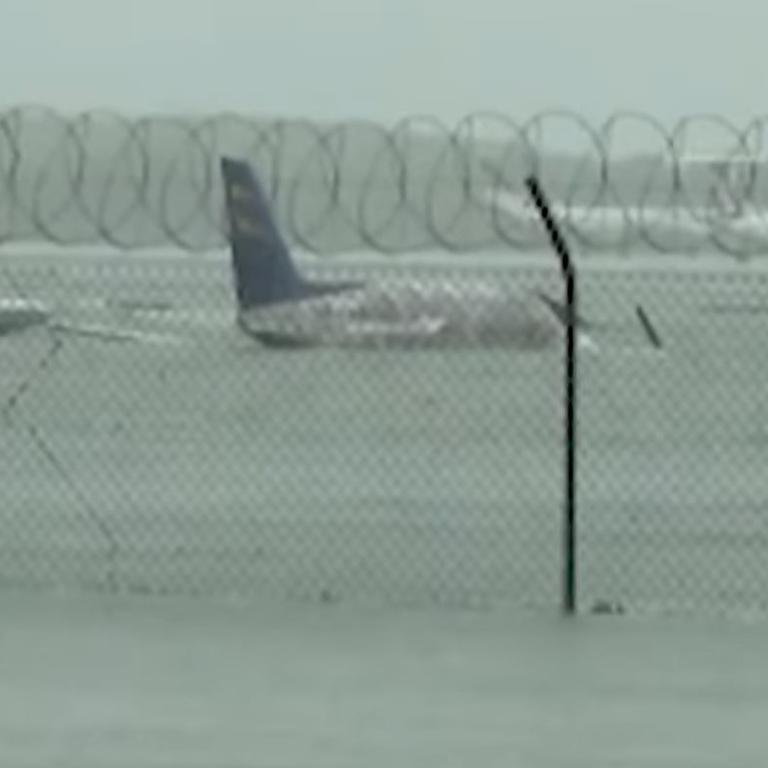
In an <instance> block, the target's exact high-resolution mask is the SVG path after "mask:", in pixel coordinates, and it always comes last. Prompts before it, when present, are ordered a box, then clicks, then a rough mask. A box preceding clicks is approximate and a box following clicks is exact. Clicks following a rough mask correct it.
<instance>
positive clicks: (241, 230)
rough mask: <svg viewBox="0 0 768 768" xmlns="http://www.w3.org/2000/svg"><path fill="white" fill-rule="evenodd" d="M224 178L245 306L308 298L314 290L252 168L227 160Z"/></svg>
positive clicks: (234, 265)
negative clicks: (297, 263)
mask: <svg viewBox="0 0 768 768" xmlns="http://www.w3.org/2000/svg"><path fill="white" fill-rule="evenodd" d="M221 174H222V178H223V181H224V188H225V201H226V208H227V219H228V223H229V232H230V249H231V254H232V269H233V272H234V281H235V290H236V293H237V301H238V304H239V306H240V308H241V309H249V308H251V307H256V306H260V305H263V304H272V303H275V302H278V301H291V300H298V299H301V298H304V297H305V295H306V294H307V292H308V286H307V285H306V284H305V282H304V281H303V280H302V278H301V275H300V274H299V273H298V271H297V270H296V267H295V265H294V263H293V260H292V259H291V255H290V252H289V251H288V247H287V245H286V244H285V241H284V240H283V238H282V236H281V235H280V232H279V231H278V229H277V226H276V225H275V221H274V218H273V216H272V212H271V211H270V208H269V204H268V202H267V199H266V196H265V195H264V191H263V190H262V188H261V185H260V184H259V182H258V181H257V179H256V176H255V175H254V173H253V171H252V170H251V167H250V165H249V164H248V163H246V162H244V161H242V160H235V159H232V158H228V157H224V158H222V159H221Z"/></svg>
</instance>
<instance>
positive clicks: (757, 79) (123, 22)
mask: <svg viewBox="0 0 768 768" xmlns="http://www.w3.org/2000/svg"><path fill="white" fill-rule="evenodd" d="M766 30H768V3H767V2H766V0H732V1H731V2H725V0H645V1H644V2H641V0H526V1H525V2H521V0H471V2H466V1H465V0H215V2H214V1H213V0H120V2H115V0H5V2H4V3H3V15H2V24H0V101H2V105H3V106H9V105H12V104H16V103H19V102H21V103H29V102H42V103H45V104H49V105H53V106H57V107H61V108H65V109H80V108H89V107H94V106H105V107H116V108H119V109H124V110H130V111H132V112H145V111H158V110H168V109H172V110H179V109H181V110H185V111H187V110H194V111H208V110H230V109H231V110H243V111H247V112H251V113H257V114H281V115H293V116H306V117H322V118H331V119H337V118H345V117H351V116H354V117H362V118H372V119H376V120H385V121H392V120H395V119H397V118H398V117H400V116H402V115H405V114H409V113H414V112H419V113H421V112H425V113H431V114H436V115H438V116H440V117H441V118H443V119H446V120H454V119H456V118H457V117H458V116H460V115H462V114H464V113H466V112H468V111H471V110H475V109H498V110H503V111H505V112H508V113H511V114H513V115H515V116H520V117H525V116H528V115H529V114H530V113H531V112H532V111H534V110H537V109H539V108H542V107H549V106H553V105H557V106H566V107H570V108H573V109H576V110H578V111H579V112H581V113H583V114H585V115H586V116H587V117H589V118H590V119H599V118H601V117H603V116H604V115H605V114H606V113H608V112H610V111H612V110H614V109H616V108H637V109H643V110H650V111H652V112H653V113H654V114H655V115H657V116H658V117H659V118H661V119H662V120H664V121H665V122H668V121H671V120H673V119H674V118H675V117H677V116H679V115H680V114H681V113H687V112H701V111H705V112H710V111H716V112H719V113H722V114H726V115H728V116H729V117H731V118H733V119H735V120H738V121H743V120H745V119H747V118H748V117H749V116H752V115H754V114H756V113H761V112H762V111H763V110H764V109H765V105H764V94H765V85H764V79H765V78H764V74H763V65H764V63H765V61H766V43H765V39H766Z"/></svg>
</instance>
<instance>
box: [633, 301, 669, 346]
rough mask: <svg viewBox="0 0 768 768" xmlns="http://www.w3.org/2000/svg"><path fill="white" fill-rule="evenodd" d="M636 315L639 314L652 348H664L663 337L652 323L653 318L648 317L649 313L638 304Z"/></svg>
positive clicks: (638, 316)
mask: <svg viewBox="0 0 768 768" xmlns="http://www.w3.org/2000/svg"><path fill="white" fill-rule="evenodd" d="M635 313H636V314H637V318H638V320H639V321H640V325H641V326H642V328H643V331H644V332H645V336H646V338H647V339H648V341H649V342H650V344H651V346H652V347H654V348H655V349H661V348H662V346H663V344H662V341H661V336H660V335H659V332H658V330H657V329H656V326H655V325H654V324H653V323H652V322H651V318H650V317H649V316H648V313H647V312H646V311H645V310H644V309H643V307H642V305H641V304H638V305H637V306H636V307H635Z"/></svg>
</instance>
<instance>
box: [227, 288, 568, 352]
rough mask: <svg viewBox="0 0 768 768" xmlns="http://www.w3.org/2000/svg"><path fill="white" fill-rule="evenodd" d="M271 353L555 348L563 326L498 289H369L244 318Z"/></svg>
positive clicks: (528, 300)
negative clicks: (291, 350) (409, 348)
mask: <svg viewBox="0 0 768 768" xmlns="http://www.w3.org/2000/svg"><path fill="white" fill-rule="evenodd" d="M238 323H239V325H240V327H241V329H242V330H243V331H244V332H245V333H247V334H248V335H250V336H253V337H254V338H256V339H258V340H259V341H261V342H262V343H263V344H265V345H266V346H274V347H283V348H288V347H308V346H345V347H350V346H351V347H373V348H381V347H389V346H418V347H423V346H428V347H435V346H439V347H450V346H478V345H481V346H508V347H515V348H519V349H541V348H544V347H547V346H549V345H550V344H551V342H552V341H553V340H554V339H555V338H556V337H557V336H558V332H559V329H560V325H559V323H558V322H557V320H556V318H554V317H553V316H552V314H551V313H550V312H549V310H548V309H547V308H546V307H544V306H543V305H542V303H541V302H540V301H539V300H538V299H537V298H536V297H535V296H533V295H531V296H528V295H523V294H519V293H513V292H511V291H509V290H504V289H503V288H501V287H499V286H496V285H493V284H490V283H485V284H481V283H477V284H471V285H468V286H467V285H464V286H462V287H461V288H460V287H459V286H458V285H451V284H450V283H447V282H433V283H428V284H414V283H403V284H375V283H372V284H369V285H367V286H365V287H363V288H360V289H357V290H352V291H348V292H344V293H340V294H334V295H328V296H321V297H318V298H310V299H306V300H302V301H297V302H280V303H275V304H273V305H268V306H260V307H258V308H255V309H250V310H241V311H240V313H239V315H238Z"/></svg>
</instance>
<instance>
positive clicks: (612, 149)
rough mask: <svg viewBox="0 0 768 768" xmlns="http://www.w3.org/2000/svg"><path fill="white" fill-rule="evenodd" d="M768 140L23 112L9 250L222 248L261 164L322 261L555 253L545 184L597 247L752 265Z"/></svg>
mask: <svg viewBox="0 0 768 768" xmlns="http://www.w3.org/2000/svg"><path fill="white" fill-rule="evenodd" d="M766 128H768V117H758V118H755V119H753V120H752V121H750V122H749V123H748V124H746V125H744V126H738V125H735V124H734V123H732V122H730V121H728V120H727V119H725V118H723V117H720V116H717V115H694V116H687V117H684V118H681V119H680V120H679V121H677V122H676V123H675V124H673V125H672V126H670V127H665V126H664V125H662V124H661V123H660V122H659V121H658V120H656V119H655V118H653V117H652V116H650V115H646V114H641V113H637V112H618V113H615V114H613V115H611V116H609V117H608V118H607V119H605V120H604V121H602V122H601V123H599V124H593V123H590V122H589V121H588V120H586V119H585V118H583V117H581V116H580V115H578V114H575V113H573V112H568V111H564V110H550V111H546V112H541V113H538V114H535V115H533V116H531V117H529V118H527V119H525V120H515V119H514V118H512V117H509V116H506V115H503V114H499V113H490V112H478V113H473V114H469V115H467V116H466V117H464V118H463V119H462V120H460V121H458V122H457V123H456V124H455V125H453V126H448V125H446V124H444V123H442V122H440V121H439V120H437V119H435V118H433V117H429V116H420V115H416V116H411V117H408V118H405V119H403V120H401V121H399V122H397V123H396V124H394V125H391V126H382V125H376V124H373V123H369V122H364V121H349V122H343V123H338V124H333V125H320V124H313V123H311V122H309V121H300V120H293V121H289V120H271V121H270V120H261V119H258V118H250V117H246V116H243V115H238V114H217V115H211V116H204V117H199V118H190V117H177V116H164V115H157V116H146V117H138V118H132V117H127V116H124V115H120V114H117V113H112V112H103V111H89V112H85V113H82V114H78V115H63V114H60V113H58V112H56V111H54V110H51V109H48V108H44V107H15V108H11V109H8V110H6V111H4V112H0V242H9V241H21V240H40V239H45V240H48V241H51V242H53V243H57V244H61V245H81V244H89V243H106V244H109V245H111V246H116V247H118V248H121V249H138V248H148V247H156V246H162V245H172V246H175V247H179V248H183V249H185V250H193V251H200V250H209V249H216V248H220V247H222V246H223V245H224V243H225V230H224V217H223V215H222V211H221V207H222V203H221V199H222V198H221V188H220V186H221V185H220V180H219V177H218V162H219V158H220V156H221V155H222V154H225V153H226V154H231V155H237V156H241V157H245V158H247V159H248V160H250V161H251V162H252V163H253V164H254V166H255V167H256V168H257V170H258V172H259V173H260V175H261V177H262V179H263V181H264V183H265V186H266V187H267V189H268V190H269V192H270V194H271V197H272V199H273V201H274V203H275V206H276V211H277V215H278V217H279V219H280V220H281V223H282V225H283V226H284V228H285V231H286V235H287V237H288V238H289V239H290V240H291V241H292V242H293V243H294V244H296V245H297V246H299V247H301V248H304V249H306V250H308V251H312V252H315V253H327V252H338V251H349V250H354V249H366V250H375V251H378V252H382V253H399V252H406V251H413V250H420V249H430V248H439V249H446V250H450V251H467V250H476V249H482V248H494V247H498V246H505V247H510V246H511V247H513V248H515V249H519V250H529V249H536V248H539V247H542V246H543V245H544V242H545V240H544V233H543V231H542V229H541V226H540V223H539V221H538V219H537V217H536V216H535V215H534V213H533V211H532V210H531V209H530V208H529V207H528V205H527V199H526V195H525V191H524V179H525V177H526V176H527V175H529V174H530V173H531V172H533V171H535V172H536V173H537V174H538V175H539V177H540V178H541V180H542V183H543V184H544V185H546V188H547V189H548V191H549V194H550V195H551V196H552V197H553V198H554V199H555V200H556V201H557V203H558V206H557V211H556V213H557V214H558V215H559V218H560V220H561V222H562V223H563V225H564V226H565V227H566V228H567V230H568V231H569V233H570V235H571V236H572V237H573V238H574V240H575V241H576V242H578V243H579V244H581V245H582V246H583V247H584V248H585V249H589V250H606V249H608V250H617V249H619V250H622V251H628V250H632V249H637V248H640V249H648V248H650V249H652V250H654V251H657V252H661V253H672V252H677V253H679V252H688V253H694V252H700V251H703V250H713V249H715V250H719V251H723V252H726V253H729V254H733V255H738V256H748V255H756V254H762V253H766V252H768V219H766V217H765V215H764V214H765V211H766V210H768V183H767V182H768V174H766V163H765V161H764V158H763V144H764V138H763V137H764V134H765V131H766Z"/></svg>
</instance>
